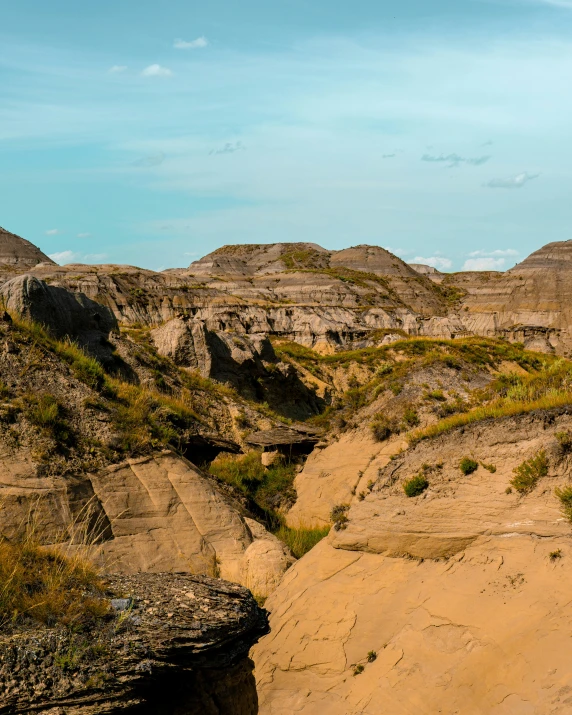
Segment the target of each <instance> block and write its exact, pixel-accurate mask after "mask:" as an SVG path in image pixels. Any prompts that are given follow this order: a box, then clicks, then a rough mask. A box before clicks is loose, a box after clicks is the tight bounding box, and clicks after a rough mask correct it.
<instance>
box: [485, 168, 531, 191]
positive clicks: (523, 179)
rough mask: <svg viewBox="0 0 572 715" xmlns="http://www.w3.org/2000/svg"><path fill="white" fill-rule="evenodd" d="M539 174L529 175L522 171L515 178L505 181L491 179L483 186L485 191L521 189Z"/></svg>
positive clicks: (508, 178) (510, 177) (511, 177)
mask: <svg viewBox="0 0 572 715" xmlns="http://www.w3.org/2000/svg"><path fill="white" fill-rule="evenodd" d="M539 176H540V174H529V173H528V172H527V171H523V172H522V173H521V174H517V175H516V176H509V177H507V178H506V179H491V180H490V181H488V182H487V183H486V184H483V186H484V187H485V188H487V189H521V188H522V187H523V186H524V185H525V184H527V183H528V182H529V181H532V180H533V179H538V177H539Z"/></svg>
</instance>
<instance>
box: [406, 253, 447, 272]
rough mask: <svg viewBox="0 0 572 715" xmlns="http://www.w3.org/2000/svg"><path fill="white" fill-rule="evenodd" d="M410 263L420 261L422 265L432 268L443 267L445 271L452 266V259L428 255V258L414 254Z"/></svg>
mask: <svg viewBox="0 0 572 715" xmlns="http://www.w3.org/2000/svg"><path fill="white" fill-rule="evenodd" d="M410 263H422V264H423V265H426V266H432V267H433V268H437V269H443V270H445V271H446V270H448V269H449V268H452V267H453V261H452V260H451V259H450V258H444V257H443V256H429V258H424V257H423V256H415V258H414V259H413V260H412V261H410Z"/></svg>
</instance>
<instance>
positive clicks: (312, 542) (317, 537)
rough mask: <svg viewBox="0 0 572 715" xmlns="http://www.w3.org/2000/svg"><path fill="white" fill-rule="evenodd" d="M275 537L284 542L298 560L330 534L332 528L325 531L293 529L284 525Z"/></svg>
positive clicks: (326, 528) (276, 532) (324, 529)
mask: <svg viewBox="0 0 572 715" xmlns="http://www.w3.org/2000/svg"><path fill="white" fill-rule="evenodd" d="M274 533H275V535H276V536H277V537H278V538H279V539H280V540H281V541H283V542H284V543H285V544H286V546H287V547H288V548H289V549H290V551H291V552H292V553H293V554H294V556H295V557H296V558H297V559H301V558H302V556H304V554H307V553H308V551H310V549H313V548H314V546H316V544H318V543H319V542H320V541H321V540H322V539H323V538H325V537H326V536H327V535H328V534H329V533H330V527H329V526H327V527H325V528H323V529H304V528H300V529H291V528H290V527H288V526H286V525H285V524H283V525H282V526H281V527H280V528H279V529H278V530H277V531H275V532H274Z"/></svg>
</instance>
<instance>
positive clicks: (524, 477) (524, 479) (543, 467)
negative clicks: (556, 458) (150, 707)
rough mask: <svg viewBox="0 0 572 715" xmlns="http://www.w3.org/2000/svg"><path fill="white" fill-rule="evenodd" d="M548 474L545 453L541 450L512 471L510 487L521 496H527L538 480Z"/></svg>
mask: <svg viewBox="0 0 572 715" xmlns="http://www.w3.org/2000/svg"><path fill="white" fill-rule="evenodd" d="M547 474H548V458H547V456H546V452H545V451H544V450H543V449H541V450H540V452H538V453H537V454H535V455H534V457H531V458H530V459H526V460H525V461H524V462H523V463H522V464H520V465H519V466H518V467H515V469H514V477H513V478H512V479H511V481H510V483H511V485H512V486H513V487H514V488H515V489H516V491H517V492H520V493H521V494H528V492H531V491H532V490H533V489H534V487H535V486H536V485H537V483H538V481H539V479H541V478H542V477H545V476H546V475H547Z"/></svg>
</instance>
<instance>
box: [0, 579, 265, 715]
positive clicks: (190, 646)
mask: <svg viewBox="0 0 572 715" xmlns="http://www.w3.org/2000/svg"><path fill="white" fill-rule="evenodd" d="M107 586H108V595H109V598H110V603H111V606H112V607H113V608H115V609H117V611H116V614H115V615H114V616H113V617H110V618H108V619H106V620H105V621H103V622H102V623H101V624H100V625H99V626H97V627H96V628H94V629H92V630H91V631H90V632H89V633H82V632H81V631H80V632H79V633H75V632H74V631H73V630H68V629H65V628H61V627H60V628H47V627H41V626H37V627H34V628H32V627H30V628H26V629H24V630H20V631H18V632H15V633H12V634H8V635H1V636H0V713H2V714H3V715H19V714H21V715H23V714H24V713H32V712H39V713H46V714H47V713H50V715H104V714H106V713H107V714H109V715H111V714H112V713H113V714H118V713H126V715H127V714H128V713H142V714H144V715H154V714H155V713H159V712H160V713H164V714H165V715H202V714H203V713H208V714H209V715H256V713H257V712H258V702H257V694H256V687H255V683H254V677H253V675H252V661H250V660H249V659H248V650H249V648H250V647H251V646H252V645H253V644H254V643H255V642H256V641H257V640H258V638H260V636H261V635H263V634H264V633H265V632H267V630H268V623H267V618H266V614H265V613H264V611H262V610H261V609H260V608H258V606H257V605H256V602H255V601H254V599H253V598H252V596H251V595H250V593H249V592H248V591H246V589H244V588H240V587H239V586H235V585H233V584H229V583H225V582H223V581H220V580H214V579H209V578H203V577H200V576H190V575H182V574H176V575H175V574H171V573H169V574H138V575H137V576H131V577H125V576H113V577H109V579H108V584H107ZM118 596H119V598H118Z"/></svg>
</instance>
